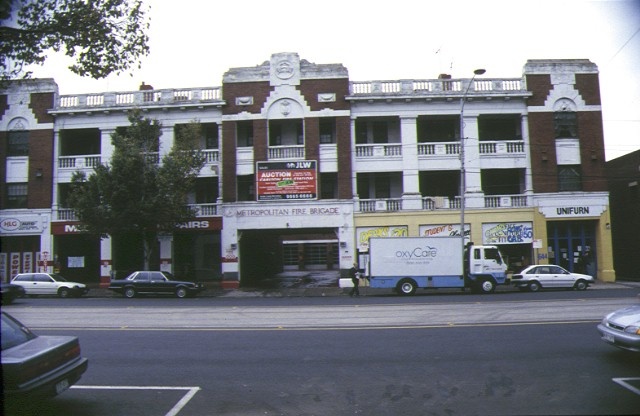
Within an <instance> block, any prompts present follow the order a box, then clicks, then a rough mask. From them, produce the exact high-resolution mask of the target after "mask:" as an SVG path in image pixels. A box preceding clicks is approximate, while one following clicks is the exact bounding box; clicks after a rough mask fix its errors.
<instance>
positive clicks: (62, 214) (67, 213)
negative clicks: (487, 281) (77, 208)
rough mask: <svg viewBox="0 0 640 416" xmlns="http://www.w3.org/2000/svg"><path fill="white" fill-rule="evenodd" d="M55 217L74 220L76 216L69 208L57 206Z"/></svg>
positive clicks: (61, 219) (59, 219) (60, 219)
mask: <svg viewBox="0 0 640 416" xmlns="http://www.w3.org/2000/svg"><path fill="white" fill-rule="evenodd" d="M55 218H56V219H57V220H58V221H76V220H77V219H78V217H77V216H76V213H75V212H74V211H73V210H72V209H71V208H58V211H57V214H56V215H55Z"/></svg>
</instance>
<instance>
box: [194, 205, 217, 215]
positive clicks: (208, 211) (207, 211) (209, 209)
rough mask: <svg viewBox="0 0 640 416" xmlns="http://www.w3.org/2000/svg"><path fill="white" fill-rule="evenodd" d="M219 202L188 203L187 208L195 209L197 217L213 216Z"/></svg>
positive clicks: (215, 213)
mask: <svg viewBox="0 0 640 416" xmlns="http://www.w3.org/2000/svg"><path fill="white" fill-rule="evenodd" d="M219 206H220V204H215V203H214V204H189V208H191V209H193V210H195V211H196V216H197V217H213V216H216V215H219V214H218V208H219Z"/></svg>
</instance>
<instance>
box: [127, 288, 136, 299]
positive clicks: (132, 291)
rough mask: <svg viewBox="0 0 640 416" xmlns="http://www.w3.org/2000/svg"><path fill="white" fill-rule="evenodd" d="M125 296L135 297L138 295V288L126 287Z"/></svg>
mask: <svg viewBox="0 0 640 416" xmlns="http://www.w3.org/2000/svg"><path fill="white" fill-rule="evenodd" d="M124 297H125V298H129V299H131V298H135V297H136V290H135V289H134V288H132V287H127V288H125V289H124Z"/></svg>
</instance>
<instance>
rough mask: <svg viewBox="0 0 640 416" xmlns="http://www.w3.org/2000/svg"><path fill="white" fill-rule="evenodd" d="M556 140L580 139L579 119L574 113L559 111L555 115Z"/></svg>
mask: <svg viewBox="0 0 640 416" xmlns="http://www.w3.org/2000/svg"><path fill="white" fill-rule="evenodd" d="M553 127H554V130H555V135H556V139H560V138H564V139H568V138H574V137H578V117H577V115H576V113H575V112H573V111H557V112H555V113H554V114H553Z"/></svg>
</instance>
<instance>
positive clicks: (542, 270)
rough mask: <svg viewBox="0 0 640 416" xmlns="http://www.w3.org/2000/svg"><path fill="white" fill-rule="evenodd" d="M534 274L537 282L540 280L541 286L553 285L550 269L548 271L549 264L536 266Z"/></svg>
mask: <svg viewBox="0 0 640 416" xmlns="http://www.w3.org/2000/svg"><path fill="white" fill-rule="evenodd" d="M534 275H535V278H536V280H537V281H538V282H540V284H541V285H542V287H553V286H554V282H553V279H552V278H551V274H550V271H549V266H538V267H536V270H535V273H534Z"/></svg>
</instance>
